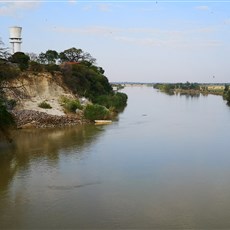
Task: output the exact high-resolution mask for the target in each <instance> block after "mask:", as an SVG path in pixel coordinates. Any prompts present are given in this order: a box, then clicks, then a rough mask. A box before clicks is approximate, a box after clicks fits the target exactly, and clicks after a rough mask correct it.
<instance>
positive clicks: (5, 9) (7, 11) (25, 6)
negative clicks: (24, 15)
mask: <svg viewBox="0 0 230 230" xmlns="http://www.w3.org/2000/svg"><path fill="white" fill-rule="evenodd" d="M39 4H40V1H29V0H28V1H14V2H7V1H6V2H3V3H0V16H17V15H18V13H19V12H21V11H24V10H31V9H34V8H37V7H38V6H39Z"/></svg>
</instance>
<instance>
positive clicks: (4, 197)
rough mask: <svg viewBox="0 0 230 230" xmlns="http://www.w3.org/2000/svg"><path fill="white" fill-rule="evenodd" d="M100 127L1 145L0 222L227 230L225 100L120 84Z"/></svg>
mask: <svg viewBox="0 0 230 230" xmlns="http://www.w3.org/2000/svg"><path fill="white" fill-rule="evenodd" d="M123 91H124V92H125V93H127V94H128V97H129V99H128V105H127V107H126V109H125V110H124V111H123V112H122V113H121V114H120V115H119V117H118V120H117V121H115V122H113V123H112V124H109V125H85V126H77V127H68V128H57V129H40V130H18V131H17V132H15V133H14V134H13V138H14V142H13V143H12V144H6V143H1V144H0V226H1V227H0V228H1V229H229V228H230V218H229V217H230V141H229V136H228V135H229V130H230V108H229V107H228V106H227V105H226V102H225V101H223V99H222V97H220V96H213V95H208V96H202V95H201V96H199V97H191V96H180V95H173V96H169V95H166V94H164V93H160V92H158V91H157V90H155V89H153V88H152V87H145V86H143V87H127V88H125V89H124V90H123Z"/></svg>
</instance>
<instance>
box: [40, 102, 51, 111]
mask: <svg viewBox="0 0 230 230" xmlns="http://www.w3.org/2000/svg"><path fill="white" fill-rule="evenodd" d="M38 107H40V108H43V109H52V106H51V105H50V104H49V103H47V102H46V101H43V102H41V103H40V104H38Z"/></svg>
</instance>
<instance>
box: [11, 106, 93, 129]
mask: <svg viewBox="0 0 230 230" xmlns="http://www.w3.org/2000/svg"><path fill="white" fill-rule="evenodd" d="M12 114H13V116H14V119H15V122H16V127H17V128H18V129H20V128H51V127H62V126H72V125H79V124H89V123H90V121H88V120H86V119H84V117H83V114H82V113H78V114H73V115H51V114H48V113H45V112H39V111H35V110H20V111H13V112H12Z"/></svg>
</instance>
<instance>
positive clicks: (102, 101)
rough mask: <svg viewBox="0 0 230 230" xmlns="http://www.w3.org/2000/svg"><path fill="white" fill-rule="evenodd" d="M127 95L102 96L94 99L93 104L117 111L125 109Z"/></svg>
mask: <svg viewBox="0 0 230 230" xmlns="http://www.w3.org/2000/svg"><path fill="white" fill-rule="evenodd" d="M127 99H128V97H127V95H126V94H125V93H120V92H118V93H116V94H113V95H111V94H110V95H101V96H99V97H96V98H94V100H93V102H94V103H97V104H99V105H103V106H105V107H106V108H108V109H109V108H111V107H113V108H114V109H115V110H121V109H123V108H124V107H125V106H126V104H127Z"/></svg>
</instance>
